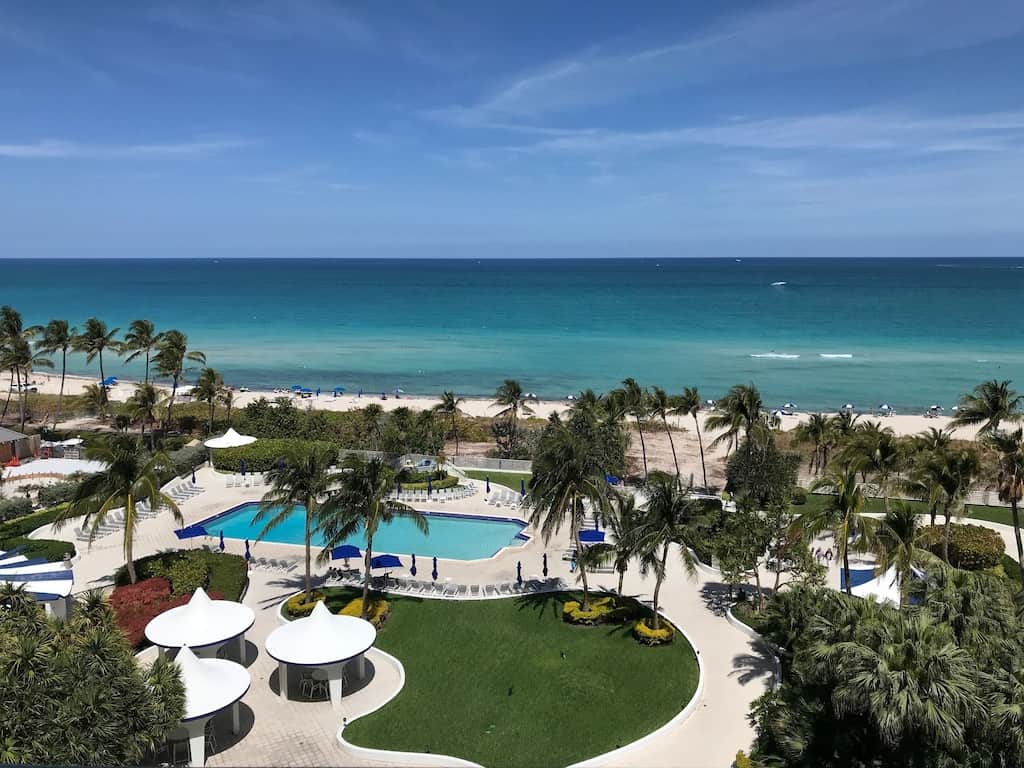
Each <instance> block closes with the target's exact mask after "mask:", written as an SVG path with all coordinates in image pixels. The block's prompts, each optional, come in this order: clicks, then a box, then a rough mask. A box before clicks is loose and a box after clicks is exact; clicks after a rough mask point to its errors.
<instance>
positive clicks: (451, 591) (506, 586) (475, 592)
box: [325, 571, 566, 600]
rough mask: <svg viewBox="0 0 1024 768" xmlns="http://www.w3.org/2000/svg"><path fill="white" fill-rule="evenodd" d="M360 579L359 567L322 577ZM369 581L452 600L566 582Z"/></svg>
mask: <svg viewBox="0 0 1024 768" xmlns="http://www.w3.org/2000/svg"><path fill="white" fill-rule="evenodd" d="M362 583H363V577H362V575H361V574H360V572H359V571H349V572H346V573H338V574H330V575H328V577H327V579H326V581H325V584H326V585H327V586H362ZM371 585H372V587H373V589H375V590H377V591H378V592H392V593H396V594H400V595H416V596H419V597H430V598H440V599H451V600H459V599H471V600H478V599H486V598H495V597H510V596H512V595H529V594H536V593H538V592H557V591H560V590H563V589H565V588H566V583H565V581H564V580H562V579H559V578H550V579H540V578H537V577H536V576H534V577H532V578H530V579H526V580H524V581H522V582H518V581H502V582H494V583H489V584H456V583H454V582H451V581H445V582H439V581H426V580H423V581H421V580H417V579H407V578H390V577H383V576H381V577H374V578H373V580H372V581H371Z"/></svg>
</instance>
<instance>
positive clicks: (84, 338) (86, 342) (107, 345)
mask: <svg viewBox="0 0 1024 768" xmlns="http://www.w3.org/2000/svg"><path fill="white" fill-rule="evenodd" d="M120 330H121V329H120V328H111V329H108V328H107V324H106V323H104V322H103V321H102V320H99V319H97V318H95V317H90V318H89V319H88V320H86V321H85V325H84V326H83V327H82V332H81V334H79V335H78V336H77V337H76V338H75V343H74V348H75V349H76V350H77V351H79V352H84V353H85V362H87V363H91V362H92V361H93V360H96V359H97V358H98V359H99V363H100V381H101V382H102V381H106V378H107V376H106V373H105V372H104V370H103V350H105V349H110V350H112V351H113V352H114V353H115V354H120V346H119V345H118V343H117V342H116V341H115V340H114V337H115V336H117V334H118V332H119V331H120ZM101 386H102V387H103V398H104V401H106V398H107V388H106V387H105V386H103V385H102V384H101Z"/></svg>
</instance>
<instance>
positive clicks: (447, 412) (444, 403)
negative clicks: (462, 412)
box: [434, 390, 465, 456]
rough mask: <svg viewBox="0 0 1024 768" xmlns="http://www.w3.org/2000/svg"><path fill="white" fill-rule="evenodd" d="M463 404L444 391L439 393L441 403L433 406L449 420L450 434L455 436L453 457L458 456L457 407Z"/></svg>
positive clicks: (462, 401) (453, 394)
mask: <svg viewBox="0 0 1024 768" xmlns="http://www.w3.org/2000/svg"><path fill="white" fill-rule="evenodd" d="M464 402H465V399H464V398H461V397H459V396H458V395H456V394H455V393H454V392H449V391H448V390H445V391H444V392H442V393H441V402H440V403H438V404H437V405H435V406H434V410H435V411H437V412H438V413H440V414H441V415H442V416H447V417H448V418H449V420H450V421H449V423H450V424H451V432H452V433H453V434H454V435H455V455H456V456H458V455H459V406H460V405H462V403H464Z"/></svg>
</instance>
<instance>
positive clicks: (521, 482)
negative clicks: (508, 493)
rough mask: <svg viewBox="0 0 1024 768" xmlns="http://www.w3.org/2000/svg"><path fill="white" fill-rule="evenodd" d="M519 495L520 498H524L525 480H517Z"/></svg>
mask: <svg viewBox="0 0 1024 768" xmlns="http://www.w3.org/2000/svg"><path fill="white" fill-rule="evenodd" d="M519 495H520V496H525V495H526V479H525V478H519Z"/></svg>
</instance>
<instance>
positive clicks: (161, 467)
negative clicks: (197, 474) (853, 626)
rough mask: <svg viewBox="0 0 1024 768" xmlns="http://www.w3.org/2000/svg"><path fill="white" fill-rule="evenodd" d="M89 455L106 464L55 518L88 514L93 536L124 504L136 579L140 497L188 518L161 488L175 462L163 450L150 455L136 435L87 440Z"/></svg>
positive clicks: (127, 550) (127, 551)
mask: <svg viewBox="0 0 1024 768" xmlns="http://www.w3.org/2000/svg"><path fill="white" fill-rule="evenodd" d="M85 458H87V459H91V460H93V461H99V462H101V463H103V465H104V468H103V470H101V471H100V472H96V473H95V474H92V475H89V476H88V477H87V478H86V479H85V480H84V481H82V483H81V485H79V486H78V488H77V489H76V491H75V495H74V497H73V498H72V500H71V503H70V504H68V506H67V508H66V509H65V510H64V512H62V513H61V516H60V517H59V518H58V519H57V521H56V524H55V525H56V527H57V528H59V527H61V526H63V525H64V524H65V523H66V522H67V521H68V520H71V519H72V518H75V517H83V516H84V517H83V521H82V524H83V526H85V525H86V524H88V523H89V522H90V518H91V527H90V530H89V541H90V543H91V542H92V540H93V538H94V537H95V536H96V532H97V531H98V530H99V528H100V526H102V525H103V522H104V520H106V517H107V515H108V514H109V513H110V512H111V511H112V510H113V509H116V508H118V507H123V508H124V557H125V563H126V565H127V567H128V578H129V579H130V580H131V583H132V584H134V583H135V582H136V580H137V577H136V575H135V561H134V558H133V556H132V547H133V544H134V541H135V527H136V526H137V525H138V522H139V517H138V513H137V508H138V504H139V502H140V501H143V500H148V501H149V505H150V507H152V508H154V509H155V508H157V507H160V506H164V507H167V508H168V509H170V510H171V514H172V515H173V517H174V520H175V522H177V523H178V524H179V525H181V524H182V523H183V522H184V520H183V518H182V516H181V511H180V510H179V509H178V505H177V504H175V502H174V499H172V498H171V497H170V496H168V495H166V494H165V493H163V492H162V491H161V490H160V485H161V480H160V477H161V475H163V474H164V473H167V472H170V473H172V474H173V472H174V464H173V463H172V462H171V460H170V459H169V458H168V457H167V456H166V455H165V454H164V453H162V452H158V453H154V454H149V453H147V452H146V450H145V449H144V448H143V447H142V445H141V443H140V442H139V441H138V440H137V439H135V438H134V437H132V436H131V435H109V436H102V437H100V436H97V437H95V438H92V439H91V440H89V441H87V442H86V446H85Z"/></svg>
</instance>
